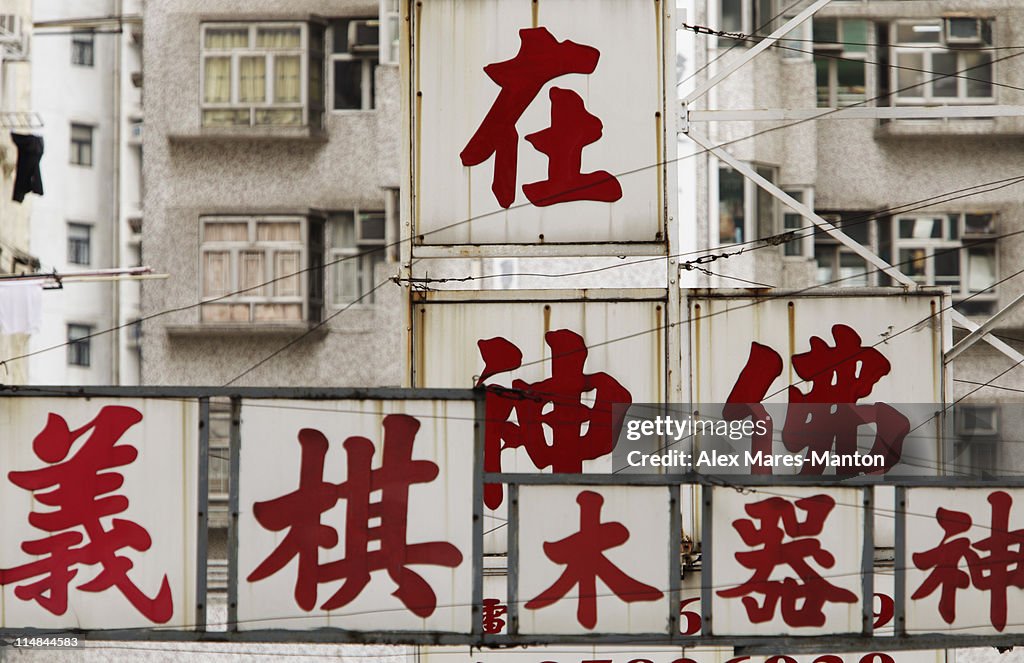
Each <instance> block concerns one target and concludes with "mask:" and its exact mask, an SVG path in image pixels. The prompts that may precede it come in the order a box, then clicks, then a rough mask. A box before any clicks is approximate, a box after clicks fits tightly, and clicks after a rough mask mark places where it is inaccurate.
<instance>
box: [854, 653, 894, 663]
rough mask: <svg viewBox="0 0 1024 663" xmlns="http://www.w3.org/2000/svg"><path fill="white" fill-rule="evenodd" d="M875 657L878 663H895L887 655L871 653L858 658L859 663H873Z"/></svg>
mask: <svg viewBox="0 0 1024 663" xmlns="http://www.w3.org/2000/svg"><path fill="white" fill-rule="evenodd" d="M876 657H877V661H878V663H895V662H894V661H893V660H892V656H889V655H888V654H883V653H881V652H873V653H871V654H864V655H863V656H861V657H860V663H874V661H875V659H876Z"/></svg>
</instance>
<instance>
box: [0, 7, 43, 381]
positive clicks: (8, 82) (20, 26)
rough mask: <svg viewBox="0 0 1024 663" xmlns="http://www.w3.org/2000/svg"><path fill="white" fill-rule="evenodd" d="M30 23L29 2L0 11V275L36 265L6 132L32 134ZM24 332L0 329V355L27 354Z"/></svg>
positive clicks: (18, 370)
mask: <svg viewBox="0 0 1024 663" xmlns="http://www.w3.org/2000/svg"><path fill="white" fill-rule="evenodd" d="M31 25H32V2H31V0H13V1H11V2H6V3H4V5H3V11H2V12H0V120H2V122H0V126H2V127H3V132H2V135H0V177H2V179H3V191H2V193H0V273H6V274H12V273H31V272H34V271H35V270H36V268H38V266H39V261H38V259H37V258H36V257H35V256H34V255H32V253H31V252H30V246H29V217H30V215H31V210H32V203H33V197H34V196H32V195H29V196H28V197H27V199H26V200H25V201H23V202H15V201H13V200H12V199H11V198H12V192H13V189H14V183H15V179H16V177H17V165H18V148H17V147H16V146H15V144H14V141H13V139H12V138H11V133H12V132H16V133H20V134H27V133H32V132H33V130H34V127H35V125H36V124H37V122H36V121H33V116H32V106H31V103H32V99H31V81H32V68H31V67H32V64H31V60H30V57H29V47H30V40H29V37H28V35H29V33H30V32H31ZM28 348H29V336H28V335H27V334H20V333H19V334H2V333H0V356H2V357H7V358H10V357H18V356H21V355H24V354H25V353H27V352H28ZM6 366H7V369H6V371H4V372H3V374H2V376H0V382H7V383H19V382H24V381H25V380H26V379H27V376H28V367H27V366H26V364H25V362H11V363H10V364H7V365H6Z"/></svg>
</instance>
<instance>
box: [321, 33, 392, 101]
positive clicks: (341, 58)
mask: <svg viewBox="0 0 1024 663" xmlns="http://www.w3.org/2000/svg"><path fill="white" fill-rule="evenodd" d="M379 26H380V21H378V20H377V19H374V18H358V19H347V18H345V19H338V20H334V21H331V54H330V56H329V57H330V65H329V66H330V73H331V108H332V109H333V110H372V109H373V107H374V106H375V105H376V102H375V90H374V80H373V72H374V70H375V69H376V67H377V59H378V56H379V52H380V47H379V45H378V39H379V33H380V28H379Z"/></svg>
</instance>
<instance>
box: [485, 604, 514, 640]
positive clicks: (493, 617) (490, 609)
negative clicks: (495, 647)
mask: <svg viewBox="0 0 1024 663" xmlns="http://www.w3.org/2000/svg"><path fill="white" fill-rule="evenodd" d="M483 613H484V615H483V622H484V633H501V631H502V629H504V628H505V620H504V619H502V617H504V616H505V615H506V614H508V606H506V605H504V604H503V603H502V602H501V601H499V600H498V599H484V610H483Z"/></svg>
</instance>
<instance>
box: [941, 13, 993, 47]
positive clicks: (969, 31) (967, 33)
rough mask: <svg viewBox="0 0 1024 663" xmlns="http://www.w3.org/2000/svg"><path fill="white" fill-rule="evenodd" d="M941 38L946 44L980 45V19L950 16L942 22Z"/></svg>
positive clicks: (981, 41) (982, 40) (981, 39)
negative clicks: (942, 37)
mask: <svg viewBox="0 0 1024 663" xmlns="http://www.w3.org/2000/svg"><path fill="white" fill-rule="evenodd" d="M942 32H943V36H944V37H945V40H946V43H947V44H981V43H983V42H984V38H983V36H982V34H981V19H977V18H971V17H963V16H950V17H947V18H946V19H945V20H944V21H943V29H942Z"/></svg>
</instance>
